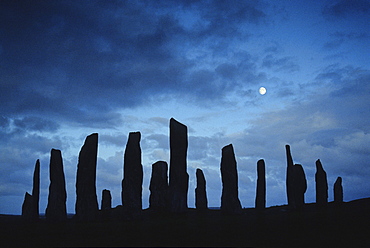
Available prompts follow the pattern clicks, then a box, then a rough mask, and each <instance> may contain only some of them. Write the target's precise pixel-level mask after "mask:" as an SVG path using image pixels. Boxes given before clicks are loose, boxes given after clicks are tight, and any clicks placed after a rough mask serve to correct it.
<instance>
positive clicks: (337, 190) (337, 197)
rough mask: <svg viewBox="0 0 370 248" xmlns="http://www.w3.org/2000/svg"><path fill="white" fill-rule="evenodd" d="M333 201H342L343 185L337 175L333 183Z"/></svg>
mask: <svg viewBox="0 0 370 248" xmlns="http://www.w3.org/2000/svg"><path fill="white" fill-rule="evenodd" d="M334 202H335V203H342V202H343V187H342V178H341V177H338V178H337V180H336V181H335V183H334Z"/></svg>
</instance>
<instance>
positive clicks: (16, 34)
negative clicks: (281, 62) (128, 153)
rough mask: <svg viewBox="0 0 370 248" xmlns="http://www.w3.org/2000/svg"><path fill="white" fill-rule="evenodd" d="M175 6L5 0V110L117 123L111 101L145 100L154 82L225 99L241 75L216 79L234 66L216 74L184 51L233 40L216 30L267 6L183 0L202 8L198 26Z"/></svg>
mask: <svg viewBox="0 0 370 248" xmlns="http://www.w3.org/2000/svg"><path fill="white" fill-rule="evenodd" d="M178 6H179V4H178V3H174V2H165V1H164V2H162V3H161V4H159V5H157V4H153V3H152V2H135V1H131V2H120V1H118V2H115V1H111V2H109V3H106V4H104V3H101V2H100V1H92V2H89V3H84V2H74V1H61V2H57V3H56V2H55V3H48V2H42V1H41V2H32V1H23V2H22V3H20V4H15V3H14V2H11V1H5V2H3V3H2V8H1V9H2V11H1V15H0V16H1V17H0V18H1V21H0V22H1V23H2V24H0V25H1V26H0V29H1V32H2V35H1V37H2V38H0V44H1V47H2V56H1V59H0V63H1V65H3V66H2V68H3V69H2V71H1V75H2V76H1V78H0V79H1V82H2V83H1V85H0V88H1V89H0V92H1V93H0V96H1V98H2V103H3V106H4V108H3V110H2V111H3V114H5V115H7V114H9V113H12V114H29V113H33V114H47V115H49V116H50V117H51V118H56V119H61V118H63V120H64V121H65V120H67V121H69V122H71V123H73V122H75V123H81V124H83V125H89V126H91V125H92V126H99V125H101V124H103V122H104V121H105V122H106V123H107V124H106V125H107V126H108V127H112V126H115V125H117V124H121V123H122V120H121V119H120V116H119V115H118V114H117V113H115V112H116V111H117V109H119V108H127V107H133V106H138V105H141V104H144V103H148V102H147V101H148V99H149V100H150V99H155V95H157V94H158V92H160V93H161V94H164V93H165V94H175V95H176V94H179V93H181V94H182V95H184V96H185V97H186V96H188V97H190V98H191V99H194V100H196V101H203V100H205V101H207V100H208V99H210V100H212V101H218V100H222V98H223V94H222V93H225V92H229V91H233V90H234V88H235V87H237V84H235V83H233V84H229V85H228V86H226V87H224V86H221V85H220V83H219V82H218V81H219V80H221V79H222V78H225V77H228V78H230V79H231V78H233V77H235V73H236V71H235V68H234V71H230V68H225V66H222V65H220V66H219V67H218V72H219V73H220V76H218V77H217V76H215V74H214V71H213V70H212V69H211V70H209V69H201V70H199V69H197V68H196V67H197V65H198V64H199V63H202V61H196V60H193V59H191V58H186V56H184V53H189V52H191V49H192V48H193V47H196V46H199V47H200V48H201V47H202V46H203V47H204V46H206V47H207V49H208V50H209V49H210V52H211V53H214V54H215V55H216V54H218V53H220V52H221V51H222V53H224V52H226V51H227V50H228V49H229V47H230V45H229V44H228V42H224V41H222V40H219V41H217V42H216V43H213V42H214V41H215V39H223V38H222V37H230V35H231V34H232V36H234V37H236V38H237V37H241V36H240V35H241V33H240V32H239V31H238V30H237V29H238V27H240V25H243V24H244V23H258V22H260V20H262V19H263V18H264V16H265V14H264V13H263V11H262V10H260V9H259V3H258V2H255V1H243V2H240V1H235V2H234V3H233V4H230V2H229V1H211V2H210V3H207V4H206V3H203V2H194V3H192V4H190V3H187V2H186V3H184V4H183V5H182V8H183V10H184V11H185V12H186V11H189V10H191V11H194V12H195V13H198V14H197V15H198V19H199V23H197V24H194V25H196V26H199V29H197V28H195V29H193V28H192V29H186V28H185V26H184V25H186V22H188V21H189V20H188V19H186V20H182V19H179V16H176V15H174V13H173V10H174V9H177V8H178ZM211 37H212V39H213V41H212V42H211V40H210V38H211ZM25 41H27V42H25ZM179 45H180V46H182V50H181V52H180V53H179V51H180V50H179ZM220 45H221V47H220ZM190 48H191V49H190ZM189 49H190V50H189ZM235 66H238V67H239V68H240V67H243V66H244V65H243V63H241V64H238V65H234V67H235ZM245 66H248V65H245ZM228 73H230V74H229V75H226V74H228ZM232 73H234V76H233V75H232ZM195 85H196V86H197V87H194V86H195ZM158 89H161V90H160V91H158ZM194 89H196V90H195V91H194ZM220 93H221V94H220Z"/></svg>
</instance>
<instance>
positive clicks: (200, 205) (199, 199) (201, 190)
mask: <svg viewBox="0 0 370 248" xmlns="http://www.w3.org/2000/svg"><path fill="white" fill-rule="evenodd" d="M196 176H197V187H196V188H195V207H196V209H198V210H205V209H207V208H208V201H207V192H206V179H205V177H204V174H203V171H202V170H201V169H197V171H196Z"/></svg>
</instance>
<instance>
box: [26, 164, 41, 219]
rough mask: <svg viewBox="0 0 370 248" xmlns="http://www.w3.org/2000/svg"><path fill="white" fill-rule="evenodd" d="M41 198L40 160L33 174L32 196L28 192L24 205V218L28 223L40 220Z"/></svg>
mask: <svg viewBox="0 0 370 248" xmlns="http://www.w3.org/2000/svg"><path fill="white" fill-rule="evenodd" d="M39 198H40V160H36V164H35V169H34V172H33V186H32V195H30V194H29V193H28V192H26V194H25V196H24V202H23V204H22V217H23V219H25V220H28V221H36V220H38V219H39Z"/></svg>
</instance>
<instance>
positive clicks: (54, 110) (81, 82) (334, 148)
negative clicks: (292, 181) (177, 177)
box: [0, 0, 370, 214]
mask: <svg viewBox="0 0 370 248" xmlns="http://www.w3.org/2000/svg"><path fill="white" fill-rule="evenodd" d="M21 2H22V3H20V2H19V1H1V3H0V99H1V105H0V134H1V137H2V138H1V140H0V201H1V202H2V203H1V204H0V213H6V214H20V213H21V205H22V202H23V197H24V194H25V192H26V191H28V192H31V191H32V174H33V169H34V165H35V162H36V160H37V159H40V162H41V195H40V212H44V211H45V208H46V204H47V195H48V187H49V159H50V150H51V149H52V148H55V149H60V150H61V151H62V156H63V163H64V173H65V176H66V184H67V211H68V212H69V213H74V204H75V180H76V171H77V160H78V153H79V151H80V148H81V146H82V145H83V142H84V139H85V137H86V136H87V135H89V134H91V133H95V132H97V133H99V147H98V164H97V182H96V184H97V195H98V202H99V204H100V201H101V194H102V193H101V192H102V190H103V189H109V190H111V193H112V197H113V204H112V205H113V206H117V205H118V204H121V197H120V194H121V180H122V178H123V152H124V149H125V145H126V142H127V137H128V133H129V132H134V131H140V132H141V135H142V138H141V148H142V164H143V166H144V184H143V207H145V208H146V207H148V199H149V180H150V175H151V165H152V164H153V163H155V162H156V161H158V160H165V161H167V162H168V163H169V137H168V135H169V120H170V118H171V117H173V118H175V119H176V120H178V121H179V122H181V123H183V124H185V125H187V127H188V137H189V147H188V173H189V180H190V181H189V194H188V196H189V197H188V202H189V204H188V205H189V207H194V195H195V193H194V190H195V185H196V181H195V179H196V177H195V171H196V169H197V168H200V169H202V170H203V172H204V175H205V178H206V181H207V196H208V203H209V206H211V207H219V206H220V197H221V188H222V185H221V178H220V162H221V149H222V147H224V146H226V145H228V144H230V143H232V144H233V146H234V150H235V155H236V160H237V166H238V173H239V174H238V175H239V198H240V201H241V203H242V206H243V207H253V206H254V199H255V188H256V165H257V161H258V160H259V159H261V158H263V159H264V160H265V163H266V183H267V206H272V205H282V204H286V193H285V172H286V158H285V150H284V149H285V148H284V147H285V145H286V144H289V145H291V150H292V156H293V160H294V162H295V163H301V164H302V165H303V168H304V170H305V173H306V177H307V180H308V189H307V193H306V202H314V201H315V195H314V194H315V185H314V174H315V170H316V169H315V161H316V160H317V159H320V160H321V162H322V164H323V168H324V170H325V171H326V172H327V175H328V183H329V200H330V201H332V200H333V192H332V191H333V184H334V182H335V179H336V178H337V177H338V176H341V177H342V178H343V187H344V200H345V201H348V200H353V199H357V198H362V197H369V196H370V192H369V188H370V180H369V176H370V164H369V161H370V151H369V147H370V134H369V131H370V124H369V123H370V108H369V106H370V97H369V93H370V71H369V69H370V68H369V65H370V58H369V54H370V46H369V45H368V44H370V33H369V30H370V24H369V23H370V22H369V14H370V2H369V1H365V0H352V1H336V0H334V1H300V2H299V1H297V2H294V1H293V2H292V1H230V0H228V1H88V2H87V1H21ZM261 85H263V86H264V87H266V89H267V90H268V92H267V93H266V94H265V95H263V97H262V96H261V95H260V94H259V91H258V89H259V88H260V87H261Z"/></svg>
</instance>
